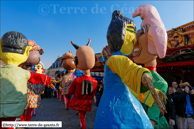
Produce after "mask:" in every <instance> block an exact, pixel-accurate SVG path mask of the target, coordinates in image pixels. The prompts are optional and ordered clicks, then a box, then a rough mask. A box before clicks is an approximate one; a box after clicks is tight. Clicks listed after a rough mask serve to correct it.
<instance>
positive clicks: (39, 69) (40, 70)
mask: <svg viewBox="0 0 194 129" xmlns="http://www.w3.org/2000/svg"><path fill="white" fill-rule="evenodd" d="M35 71H36V73H40V74H42V73H44V71H45V69H44V64H43V63H42V62H39V63H38V64H37V65H35Z"/></svg>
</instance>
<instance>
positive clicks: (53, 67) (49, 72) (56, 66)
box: [46, 56, 64, 78]
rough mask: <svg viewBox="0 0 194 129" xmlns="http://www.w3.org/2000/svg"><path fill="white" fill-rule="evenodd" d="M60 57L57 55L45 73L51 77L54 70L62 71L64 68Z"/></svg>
mask: <svg viewBox="0 0 194 129" xmlns="http://www.w3.org/2000/svg"><path fill="white" fill-rule="evenodd" d="M60 60H61V57H60V56H58V57H57V59H56V60H55V62H54V63H52V65H51V66H50V67H49V68H48V69H47V73H46V74H47V75H48V76H50V77H51V78H54V74H55V72H56V71H63V70H64V68H63V66H62V64H61V62H60Z"/></svg>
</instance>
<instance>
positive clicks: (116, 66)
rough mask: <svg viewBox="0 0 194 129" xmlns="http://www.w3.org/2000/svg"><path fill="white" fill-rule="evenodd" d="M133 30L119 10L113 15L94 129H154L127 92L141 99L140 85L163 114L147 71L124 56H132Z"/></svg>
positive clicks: (108, 34) (136, 102)
mask: <svg viewBox="0 0 194 129" xmlns="http://www.w3.org/2000/svg"><path fill="white" fill-rule="evenodd" d="M135 30H136V26H135V23H134V21H133V20H131V19H129V18H127V17H124V16H123V14H122V13H121V12H120V11H118V10H116V11H114V12H113V14H112V20H111V23H110V25H109V28H108V32H107V41H108V46H109V50H110V52H111V53H112V56H111V57H110V58H109V59H108V60H107V62H106V64H105V66H104V92H103V95H102V97H101V100H100V103H99V107H98V111H97V114H96V119H95V123H94V128H96V129H98V128H120V129H126V128H139V129H142V128H153V126H152V124H151V122H150V119H149V118H148V116H147V114H146V112H145V111H144V109H143V107H142V105H141V103H140V102H139V101H138V100H137V99H136V98H135V97H134V96H133V94H132V93H131V92H130V90H132V91H135V92H136V93H138V95H139V96H140V97H141V94H140V86H141V82H142V83H144V84H145V85H146V86H147V87H148V89H150V90H152V91H153V93H152V95H153V94H154V95H155V97H154V100H155V101H157V104H158V106H159V107H160V109H161V112H163V108H164V107H163V105H162V103H161V101H160V98H159V96H158V95H157V94H156V91H155V90H154V89H153V88H151V86H152V80H151V79H150V76H149V74H148V73H150V72H149V70H148V69H145V68H142V67H141V66H138V65H136V64H135V63H133V62H132V61H131V60H130V59H129V58H128V57H126V56H125V55H130V54H131V53H132V50H133V45H134V44H135V42H136V35H135ZM148 84H149V85H148ZM149 86H150V87H149ZM152 87H153V86H152Z"/></svg>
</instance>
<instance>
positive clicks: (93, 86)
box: [67, 39, 98, 129]
mask: <svg viewBox="0 0 194 129" xmlns="http://www.w3.org/2000/svg"><path fill="white" fill-rule="evenodd" d="M72 45H73V46H74V47H75V48H76V49H77V51H76V57H75V65H76V66H77V68H78V69H80V70H83V71H84V75H83V76H81V77H77V78H75V79H74V81H73V83H72V84H71V86H70V88H69V91H68V94H67V97H68V99H69V100H70V98H71V95H74V97H73V98H72V99H71V101H70V103H69V108H71V109H73V110H76V111H78V112H79V117H80V124H81V125H80V126H81V128H82V129H86V124H85V117H86V112H88V111H91V108H92V99H93V97H94V96H95V94H96V90H97V85H98V84H97V81H96V80H95V79H94V78H92V77H91V76H90V69H92V68H93V67H94V65H95V54H94V51H93V49H92V48H91V47H90V39H89V42H88V44H87V45H86V46H81V47H78V46H77V45H75V44H73V42H72Z"/></svg>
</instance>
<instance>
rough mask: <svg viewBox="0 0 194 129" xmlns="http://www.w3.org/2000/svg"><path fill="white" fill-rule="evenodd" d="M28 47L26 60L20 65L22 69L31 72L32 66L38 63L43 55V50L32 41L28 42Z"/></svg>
mask: <svg viewBox="0 0 194 129" xmlns="http://www.w3.org/2000/svg"><path fill="white" fill-rule="evenodd" d="M28 46H30V47H31V49H30V52H29V56H28V59H27V60H26V61H25V62H24V63H23V64H22V68H24V69H26V70H31V68H32V65H37V64H38V63H39V62H40V55H42V54H43V53H44V51H43V49H42V48H41V47H40V46H39V45H37V44H36V42H35V41H33V40H28Z"/></svg>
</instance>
